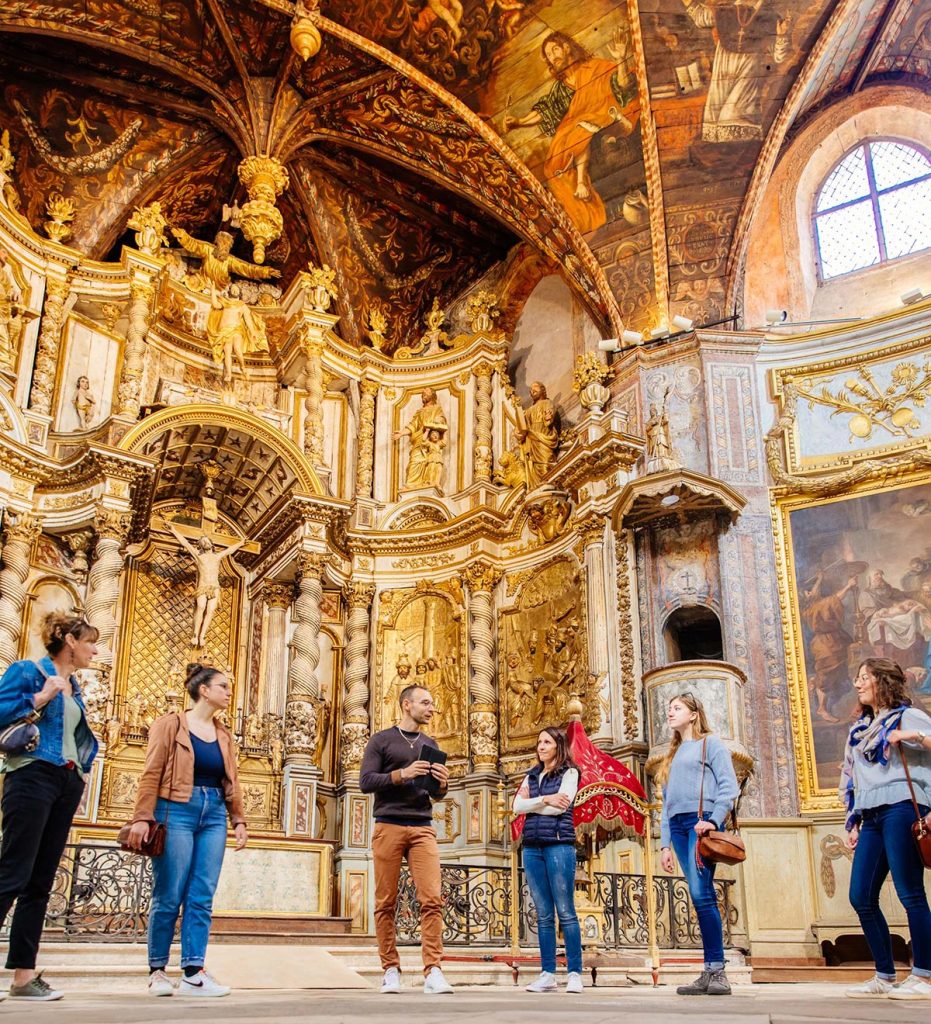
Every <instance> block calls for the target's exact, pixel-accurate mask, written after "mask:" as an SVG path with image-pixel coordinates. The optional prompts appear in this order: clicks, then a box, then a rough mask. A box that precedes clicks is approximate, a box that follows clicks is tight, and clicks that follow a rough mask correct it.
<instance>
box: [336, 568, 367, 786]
mask: <svg viewBox="0 0 931 1024" xmlns="http://www.w3.org/2000/svg"><path fill="white" fill-rule="evenodd" d="M345 593H346V600H347V602H348V604H349V618H348V620H347V623H346V682H345V695H344V697H343V723H342V728H341V730H340V742H339V761H340V767H341V768H342V772H343V776H344V777H345V776H346V775H347V774H349V773H353V774H357V773H358V771H359V765H360V764H361V763H362V754H363V753H364V751H365V744H366V743H367V742H368V738H369V711H368V704H369V646H370V642H369V629H370V621H371V619H370V615H371V605H372V598H373V597H374V596H375V587H374V585H373V584H371V583H355V582H354V583H350V584H349V585H348V586H347V587H346V591H345Z"/></svg>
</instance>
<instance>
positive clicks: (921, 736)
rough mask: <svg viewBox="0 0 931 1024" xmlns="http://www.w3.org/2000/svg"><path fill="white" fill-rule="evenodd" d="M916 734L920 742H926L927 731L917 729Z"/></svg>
mask: <svg viewBox="0 0 931 1024" xmlns="http://www.w3.org/2000/svg"><path fill="white" fill-rule="evenodd" d="M915 735H916V736H917V737H918V742H919V743H924V741H925V740H926V739H927V738H928V734H927V733H926V732H922V731H921V729H916V730H915Z"/></svg>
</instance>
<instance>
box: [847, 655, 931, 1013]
mask: <svg viewBox="0 0 931 1024" xmlns="http://www.w3.org/2000/svg"><path fill="white" fill-rule="evenodd" d="M854 687H855V688H856V691H857V696H858V697H859V698H860V717H859V718H858V719H857V721H856V722H855V723H854V725H853V727H852V728H851V730H850V734H849V736H848V737H847V748H846V753H845V756H844V768H843V772H842V773H841V786H840V792H841V796H842V797H843V798H844V799H845V801H846V803H847V845H848V846H849V847H850V849H851V850H854V851H855V853H854V857H853V869H852V871H851V875H850V902H851V905H852V906H853V908H854V910H855V911H856V912H857V916H858V917H859V918H860V924H861V926H862V928H863V934H864V935H865V936H866V941H867V942H868V943H869V947H870V952H871V953H872V954H873V959H874V960H875V961H876V975H875V977H873V978H870V980H869V981H866V982H864V983H863V984H861V985H855V986H854V987H853V988H850V989H848V990H847V995H848V996H852V997H853V998H858V999H863V998H867V999H868V998H876V997H884V996H888V997H889V998H890V999H927V1000H931V910H929V908H928V898H927V896H926V895H925V887H924V865H923V864H922V861H921V857H920V855H919V853H918V847H917V845H916V844H915V840H914V838H913V837H912V831H911V830H912V823H913V822H914V821H915V811H914V807H913V806H912V801H911V794H910V791H909V787H908V782H907V781H906V778H905V769H904V767H903V765H902V748H903V747H905V748H908V754H907V755H906V756H907V757H908V765H909V769H910V771H911V777H912V783H913V784H914V787H915V795H916V797H917V799H918V805H919V809H920V811H921V813H922V815H927V814H928V808H929V806H931V718H929V717H928V715H926V714H925V712H924V711H921V710H919V709H918V708H913V707H912V702H911V700H910V698H909V697H908V694H907V692H906V691H907V685H906V681H905V673H904V672H903V671H902V669H901V668H900V667H899V666H898V665H897V664H896V663H895V662H894V661H890V660H889V659H888V658H867V659H866V661H864V662H863V664H862V665H861V666H860V669H859V671H858V673H857V678H856V681H855V682H854ZM890 872H891V873H892V881H893V883H894V885H895V891H896V893H897V895H898V897H899V899H900V900H901V901H902V906H903V907H905V913H906V915H907V917H908V930H909V932H910V933H911V937H912V973H911V974H910V975H909V976H908V977H907V978H906V979H905V980H904V981H903V982H901V983H900V984H898V985H896V984H895V962H894V961H893V959H892V940H891V938H890V936H889V926H888V925H887V924H886V919H885V917H884V916H883V913H882V911H881V910H880V908H879V893H880V890H881V889H882V886H883V883H884V882H885V880H886V878H887V877H888V875H889V873H890Z"/></svg>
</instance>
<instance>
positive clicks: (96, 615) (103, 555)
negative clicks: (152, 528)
mask: <svg viewBox="0 0 931 1024" xmlns="http://www.w3.org/2000/svg"><path fill="white" fill-rule="evenodd" d="M94 524H95V526H96V528H97V544H96V545H95V547H94V563H93V565H92V566H91V569H90V573H89V574H88V577H87V621H88V622H89V623H90V624H91V625H92V626H95V627H96V628H97V630H98V631H99V633H100V636H99V637H98V638H97V648H98V651H99V653H98V657H97V660H98V661H100V662H103V663H105V664H110V665H112V664H113V654H114V650H113V648H114V634H115V633H116V602H117V599H118V598H119V596H120V573H121V572H122V571H123V555H122V552H121V549H122V547H123V544H124V542H125V540H126V534H127V533H128V532H129V524H130V517H129V516H128V515H127V514H126V513H122V512H114V511H113V510H112V509H98V511H97V514H96V516H95V519H94Z"/></svg>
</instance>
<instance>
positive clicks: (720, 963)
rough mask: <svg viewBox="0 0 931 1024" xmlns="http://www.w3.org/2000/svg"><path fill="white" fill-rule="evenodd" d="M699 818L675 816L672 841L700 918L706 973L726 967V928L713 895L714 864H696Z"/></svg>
mask: <svg viewBox="0 0 931 1024" xmlns="http://www.w3.org/2000/svg"><path fill="white" fill-rule="evenodd" d="M697 823H698V815H697V814H674V815H673V816H672V817H671V818H670V819H669V837H670V839H671V840H672V848H673V850H675V853H676V860H677V861H678V862H679V868H680V870H681V871H682V874H683V875H685V880H686V882H688V886H689V896H691V897H692V905H693V906H694V907H695V916H696V917H697V918H698V930H699V931H700V932H701V944H702V947H703V948H704V951H705V970H706V971H720V970H721V969H722V968H723V967H724V928H723V926H722V924H721V911H720V910H719V909H718V897H717V894H716V893H715V891H714V869H715V865H714V864H707V865H705V866H704V867H699V866H698V864H697V863H696V860H695V848H696V847H697V846H698V835H697V834H696V832H695V826H696V824H697Z"/></svg>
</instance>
